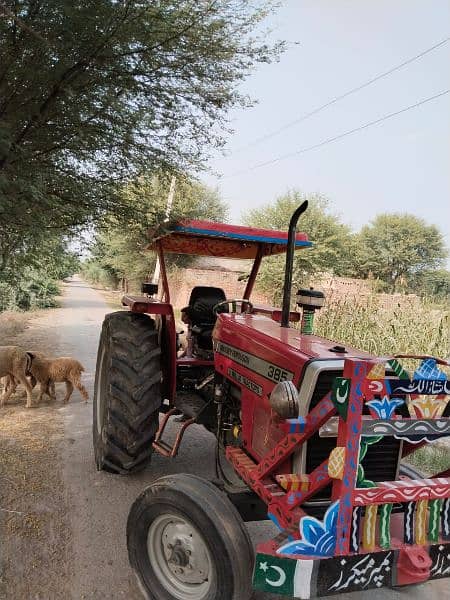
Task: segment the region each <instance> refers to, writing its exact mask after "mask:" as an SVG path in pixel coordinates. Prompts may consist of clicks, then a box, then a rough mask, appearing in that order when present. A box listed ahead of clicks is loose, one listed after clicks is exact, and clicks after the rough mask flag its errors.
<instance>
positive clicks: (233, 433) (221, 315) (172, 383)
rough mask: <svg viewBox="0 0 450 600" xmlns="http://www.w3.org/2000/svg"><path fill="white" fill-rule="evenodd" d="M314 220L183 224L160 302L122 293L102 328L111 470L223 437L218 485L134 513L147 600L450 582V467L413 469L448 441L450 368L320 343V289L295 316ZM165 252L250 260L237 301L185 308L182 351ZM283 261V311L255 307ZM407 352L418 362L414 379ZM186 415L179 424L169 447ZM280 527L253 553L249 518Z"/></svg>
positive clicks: (172, 239) (99, 446) (158, 492)
mask: <svg viewBox="0 0 450 600" xmlns="http://www.w3.org/2000/svg"><path fill="white" fill-rule="evenodd" d="M305 209H306V203H304V204H303V205H302V206H301V207H299V209H297V211H296V212H295V213H294V215H293V217H292V219H291V223H290V228H289V232H288V233H284V232H278V231H271V230H259V229H250V228H244V227H238V226H232V225H223V224H216V223H209V222H205V221H185V222H182V223H180V224H178V225H177V226H175V227H174V229H173V230H172V231H170V232H168V233H167V234H165V235H162V236H160V237H159V238H156V240H155V241H154V242H153V243H152V248H154V249H155V250H156V252H157V254H158V257H159V262H160V270H161V291H160V294H159V297H158V298H156V297H155V296H156V294H157V289H158V286H156V285H154V284H145V285H144V288H143V289H144V292H146V294H147V295H144V296H139V297H135V296H125V297H124V299H123V303H124V304H125V305H127V306H128V307H129V309H130V310H129V311H125V312H124V311H122V312H119V313H113V314H112V315H108V316H107V317H106V319H105V323H104V326H103V330H102V336H101V339H100V346H99V353H98V361H97V373H96V383H95V398H94V447H95V455H96V461H97V466H98V468H99V469H103V470H108V471H111V472H114V473H121V474H126V473H130V472H133V471H136V470H139V469H141V468H144V467H145V466H147V465H148V463H149V460H150V456H151V453H152V452H153V451H156V452H159V453H160V454H162V455H164V456H166V457H174V456H175V455H176V454H177V452H178V450H179V448H180V444H181V442H182V438H183V434H184V432H185V431H186V429H187V428H188V427H189V426H190V425H192V424H193V423H199V424H202V425H204V426H205V427H206V428H207V429H208V430H209V431H210V432H211V433H212V434H214V435H215V436H216V438H217V453H216V457H215V458H216V470H217V479H216V480H215V481H214V482H212V483H211V482H208V481H205V480H204V479H202V478H199V477H194V476H192V475H172V476H166V477H163V478H160V479H158V480H156V481H155V482H154V483H152V484H151V485H150V486H149V487H148V488H147V489H146V490H144V492H143V493H142V494H141V496H140V497H139V498H138V499H137V500H136V502H135V503H134V505H133V507H132V509H131V512H130V515H129V519H128V528H127V536H128V550H129V556H130V561H131V564H132V566H133V568H134V569H135V571H136V574H137V576H138V579H139V582H140V584H141V588H142V589H143V591H144V594H145V595H146V597H148V598H151V599H154V600H174V599H178V600H184V599H191V600H246V599H247V598H250V596H251V593H252V591H251V590H252V586H253V588H256V589H260V590H263V591H267V592H272V593H277V594H285V595H288V596H290V597H295V598H304V599H307V598H310V597H314V596H326V595H330V594H336V593H342V592H350V591H356V590H360V591H364V590H368V589H371V588H375V589H377V588H380V587H382V586H404V585H407V584H412V583H418V582H423V581H426V580H429V579H437V578H442V577H448V576H450V472H449V470H447V471H445V472H441V473H436V474H435V475H433V476H432V477H428V478H422V477H421V476H420V475H418V474H417V473H415V472H414V471H412V470H411V469H408V468H407V467H405V466H404V465H402V464H401V462H400V461H401V458H402V457H404V456H406V455H407V454H408V453H410V452H412V451H414V450H415V449H417V448H418V447H420V446H422V445H425V444H428V443H429V442H431V441H433V440H435V439H436V438H439V437H443V436H448V435H450V418H449V414H450V404H449V403H448V395H449V394H450V383H449V382H448V380H447V378H446V375H445V373H444V371H443V370H442V369H441V366H443V365H446V366H448V363H447V362H445V361H443V360H440V359H437V358H433V357H430V356H407V357H403V356H395V355H393V356H388V357H374V356H372V355H370V354H368V353H365V352H362V351H359V350H357V349H354V348H349V347H345V346H343V345H342V344H339V343H336V342H334V341H330V340H327V339H324V338H321V337H319V336H316V335H314V334H313V317H314V311H315V310H317V309H319V308H320V306H321V305H322V304H323V294H321V293H320V292H317V291H315V290H300V291H299V293H298V296H297V304H298V306H299V307H300V309H301V311H302V312H301V314H300V312H298V311H291V309H290V302H291V285H292V261H293V255H294V251H295V249H296V248H301V247H308V246H310V245H311V244H310V242H309V241H308V239H307V236H306V235H305V234H298V233H297V234H296V233H295V230H296V225H297V221H298V218H299V216H300V214H301V213H302V212H303V211H304V210H305ZM167 252H175V253H187V254H195V255H206V256H220V257H228V258H250V259H253V260H254V262H253V268H252V270H251V272H250V275H249V277H248V281H247V284H246V289H245V291H244V293H243V298H242V299H230V300H229V299H227V298H225V295H224V294H223V291H222V290H220V288H216V287H201V288H194V290H193V292H192V294H191V301H190V303H189V306H187V307H186V308H185V309H184V311H183V317H184V321H185V323H186V324H187V326H188V348H187V351H185V352H180V349H179V344H178V334H177V331H176V327H175V317H174V311H173V307H172V305H171V303H170V292H169V285H168V279H167V274H166V267H165V260H164V256H165V253H167ZM281 252H286V270H285V280H284V286H283V306H282V308H281V309H276V308H267V307H263V306H256V305H254V304H252V302H251V293H252V289H253V286H254V283H255V280H256V277H257V274H258V270H259V267H260V264H261V260H262V259H263V258H264V257H265V256H271V255H274V254H277V253H281ZM238 307H239V310H237V308H238ZM149 315H152V316H151V317H150V316H149ZM300 321H301V323H300ZM297 324H298V325H299V326H297ZM404 358H406V359H407V360H408V361H409V363H410V362H411V361H412V360H413V359H414V360H415V361H418V362H417V365H416V368H415V370H414V372H413V373H409V372H407V371H406V370H405V368H404V367H403V366H402V363H401V361H402V360H403V359H404ZM160 413H162V414H163V417H162V420H161V422H159V414H160ZM173 415H179V421H180V424H179V430H178V434H177V436H176V439H175V441H174V442H172V443H169V442H168V441H167V439H166V437H165V433H166V425H167V423H168V420H169V418H170V417H171V416H173ZM267 516H268V518H270V519H271V520H272V521H273V523H275V525H276V526H277V528H278V529H279V534H278V535H277V536H276V537H275V538H273V539H269V540H268V541H266V542H264V543H261V544H259V545H258V547H257V554H256V559H255V557H254V554H253V548H252V545H251V543H250V540H249V536H248V534H247V531H246V528H245V526H244V522H243V518H244V519H245V520H257V519H262V518H267ZM242 517H243V518H242ZM252 571H253V583H252V580H251V572H252Z"/></svg>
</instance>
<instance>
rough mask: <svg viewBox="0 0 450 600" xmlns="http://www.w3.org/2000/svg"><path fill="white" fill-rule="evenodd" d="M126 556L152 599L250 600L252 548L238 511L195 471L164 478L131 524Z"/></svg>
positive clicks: (142, 499)
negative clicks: (194, 473)
mask: <svg viewBox="0 0 450 600" xmlns="http://www.w3.org/2000/svg"><path fill="white" fill-rule="evenodd" d="M127 544H128V555H129V558H130V563H131V566H132V568H133V569H134V570H135V572H136V575H137V578H138V581H139V584H140V586H141V589H142V591H143V593H144V594H145V597H146V598H147V599H148V600H248V599H249V598H250V597H251V576H252V570H253V562H254V557H253V548H252V546H251V543H250V539H249V536H248V533H247V530H246V528H245V525H244V522H243V521H242V519H241V518H240V516H239V514H238V512H237V511H236V509H235V508H234V506H233V505H232V504H231V502H230V501H229V500H228V498H227V497H226V495H225V494H224V493H223V492H221V491H220V490H219V489H217V487H215V486H214V485H212V484H211V483H209V482H208V481H205V480H204V479H202V478H200V477H196V476H194V475H172V476H166V477H161V478H160V479H157V480H156V481H155V482H154V483H152V484H151V485H150V486H149V487H148V488H146V489H145V490H144V492H142V494H141V495H140V496H139V497H138V498H137V500H136V501H135V502H134V504H133V506H132V507H131V511H130V514H129V516H128V523H127Z"/></svg>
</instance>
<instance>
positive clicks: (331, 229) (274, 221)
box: [244, 190, 356, 302]
mask: <svg viewBox="0 0 450 600" xmlns="http://www.w3.org/2000/svg"><path fill="white" fill-rule="evenodd" d="M304 200H308V201H309V206H308V210H307V211H306V212H305V213H303V215H302V216H301V217H300V221H299V225H298V229H299V231H304V232H306V233H307V234H308V237H309V239H310V240H311V241H312V242H313V244H314V246H313V248H311V249H307V250H301V251H299V252H297V253H296V254H295V259H294V271H293V290H294V291H295V289H296V288H297V287H299V286H302V285H307V284H308V283H309V280H310V276H311V275H312V274H317V273H322V272H331V273H334V274H336V275H345V274H347V273H348V272H349V271H350V270H351V268H352V264H353V257H354V254H355V252H356V244H355V241H354V238H353V236H352V234H351V232H350V229H349V228H348V227H347V226H346V225H344V224H342V223H341V221H340V219H339V217H338V215H336V214H333V213H332V212H330V210H329V201H328V200H327V199H326V198H324V197H323V196H321V195H319V194H309V195H307V194H303V193H302V192H300V191H298V190H292V191H289V192H288V193H287V194H285V195H284V196H280V197H279V198H277V199H276V201H275V202H274V203H273V204H269V205H266V206H264V207H262V208H257V209H253V210H251V211H249V212H248V213H247V214H245V215H244V222H245V223H246V224H247V225H250V226H253V227H262V228H269V229H278V230H281V231H286V230H287V229H288V226H289V220H290V218H291V216H292V213H293V212H294V211H295V209H296V208H297V207H298V206H299V205H300V204H301V203H302V202H303V201H304ZM284 270H285V256H284V255H281V256H275V257H272V258H269V259H265V260H264V261H263V265H262V268H261V273H260V275H259V279H258V285H259V286H260V287H261V289H263V290H264V291H265V292H266V293H272V295H273V300H274V301H277V302H279V300H280V299H281V293H282V289H281V288H282V283H283V281H284Z"/></svg>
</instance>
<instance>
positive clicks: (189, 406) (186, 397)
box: [153, 394, 207, 458]
mask: <svg viewBox="0 0 450 600" xmlns="http://www.w3.org/2000/svg"><path fill="white" fill-rule="evenodd" d="M206 406H207V403H205V401H204V400H203V399H202V398H201V397H200V396H198V395H196V394H180V395H179V396H177V398H176V401H175V406H174V407H173V408H171V409H170V410H168V411H167V412H166V413H165V415H164V417H163V420H162V421H161V424H160V426H159V429H158V433H157V434H156V437H155V441H154V442H153V449H154V450H156V452H158V453H159V454H162V455H163V456H167V457H169V458H174V457H175V456H176V455H177V454H178V449H179V447H180V444H181V441H182V439H183V436H184V432H185V431H186V429H187V428H188V427H189V426H190V425H192V424H193V423H195V422H196V421H197V418H198V416H199V415H200V413H201V412H202V411H203V410H204V408H205V407H206ZM174 415H179V419H178V422H179V423H180V424H181V427H180V429H179V430H178V433H177V436H176V438H175V442H174V443H173V445H170V444H168V443H167V442H166V441H164V440H163V439H162V436H163V434H164V431H165V429H166V426H167V423H168V422H169V419H170V417H172V416H174Z"/></svg>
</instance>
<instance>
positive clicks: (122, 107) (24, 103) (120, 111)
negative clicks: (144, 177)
mask: <svg viewBox="0 0 450 600" xmlns="http://www.w3.org/2000/svg"><path fill="white" fill-rule="evenodd" d="M271 8H272V2H271V0H260V1H258V0H257V1H256V2H252V3H249V2H246V1H245V0H197V1H195V2H194V1H192V0H178V1H177V2H174V1H173V0H157V1H155V2H148V0H98V1H97V2H84V1H81V0H70V1H69V0H59V1H58V2H55V1H54V0H2V1H1V2H0V56H1V64H0V228H1V229H2V235H3V237H4V238H6V239H5V242H4V246H5V247H6V248H10V247H15V246H17V241H18V240H20V239H22V238H24V237H25V236H26V237H27V238H31V237H35V238H36V240H38V239H40V238H42V235H43V234H45V232H46V231H52V232H54V231H55V230H58V231H64V232H66V231H67V229H68V228H70V227H73V226H78V225H85V224H86V223H93V222H95V221H96V220H97V219H98V218H100V217H101V216H102V215H104V214H105V212H108V211H110V212H111V211H112V212H114V213H115V214H119V213H122V212H123V211H125V210H126V209H129V208H130V207H129V206H128V205H127V204H126V203H125V204H124V203H123V202H122V197H121V195H120V189H121V187H122V185H123V183H124V182H127V181H130V180H132V179H134V178H135V177H136V176H137V175H139V174H141V173H142V172H144V171H145V172H149V171H150V172H154V171H158V170H166V171H167V170H168V171H170V170H172V171H185V170H186V169H187V168H189V169H192V168H199V167H200V166H201V164H202V161H203V159H204V157H205V154H206V152H207V150H208V148H211V147H212V146H220V144H221V143H222V142H223V133H224V131H225V130H226V115H227V112H228V111H229V109H230V108H232V107H235V106H237V105H240V106H241V105H248V104H249V101H248V99H247V98H246V97H245V96H243V95H241V94H240V93H239V92H238V91H237V89H236V87H237V84H238V83H239V81H240V80H242V79H243V78H245V76H246V75H247V74H248V73H249V72H250V70H251V69H252V67H253V66H254V65H255V64H256V63H258V62H268V61H271V60H272V59H273V58H275V57H276V56H277V54H278V51H279V50H280V49H281V46H280V45H275V46H274V47H273V48H270V47H269V46H268V45H267V44H266V43H265V42H264V40H263V34H261V35H260V36H259V38H258V37H255V36H253V35H252V32H253V31H254V30H255V28H256V27H257V26H258V25H259V23H260V22H261V21H262V20H263V19H264V17H265V16H266V15H267V12H268V11H270V10H271ZM7 256H8V250H7V251H6V254H5V256H4V257H3V263H7V262H8V258H7ZM1 267H2V265H1V264H0V268H1ZM3 268H6V264H4V265H3Z"/></svg>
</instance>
